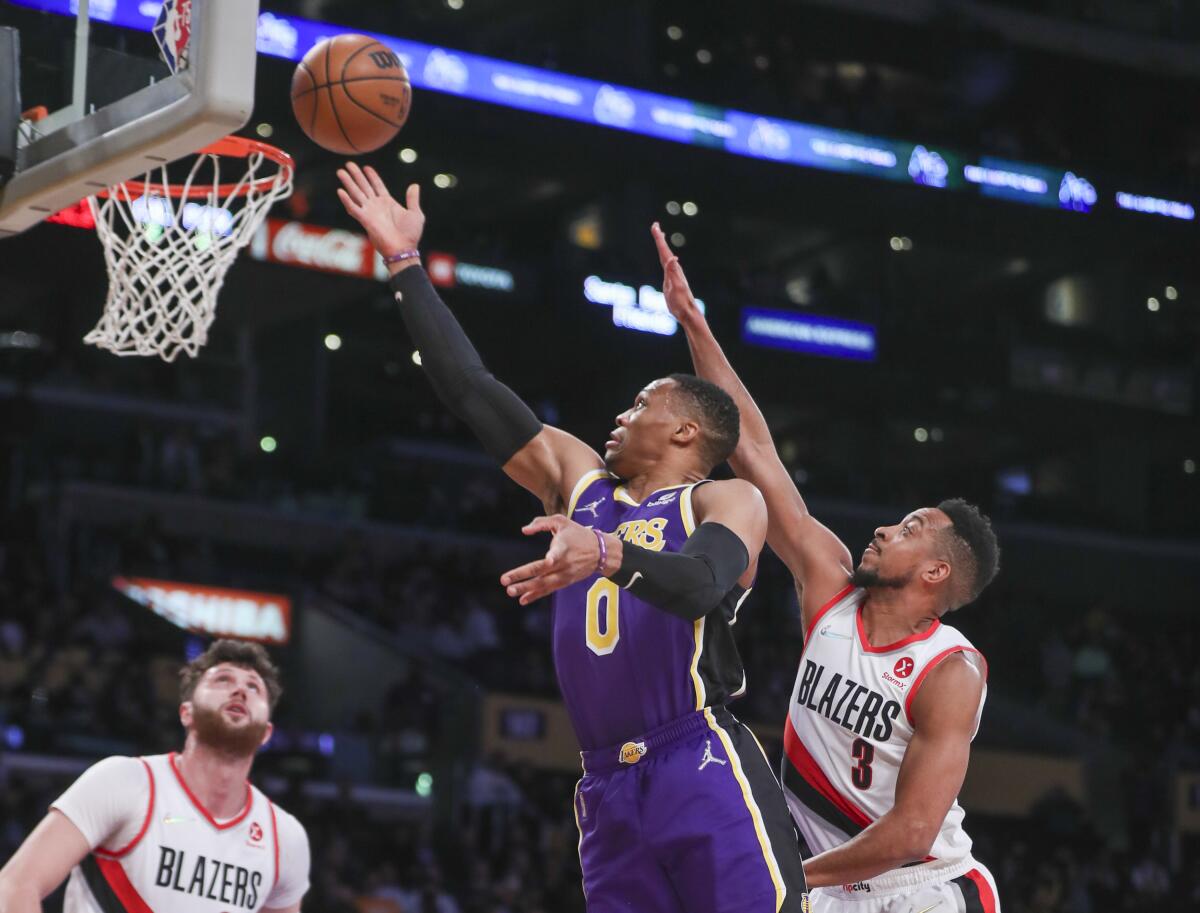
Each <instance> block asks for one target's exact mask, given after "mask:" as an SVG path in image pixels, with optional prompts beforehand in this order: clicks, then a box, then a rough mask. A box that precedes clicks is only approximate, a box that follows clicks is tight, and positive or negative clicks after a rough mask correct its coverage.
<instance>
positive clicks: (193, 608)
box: [112, 577, 292, 644]
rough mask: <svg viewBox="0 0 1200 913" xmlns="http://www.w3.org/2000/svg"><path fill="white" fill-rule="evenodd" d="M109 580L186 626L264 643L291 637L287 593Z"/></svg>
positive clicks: (132, 579)
mask: <svg viewBox="0 0 1200 913" xmlns="http://www.w3.org/2000/svg"><path fill="white" fill-rule="evenodd" d="M112 584H113V587H114V588H115V589H117V590H118V591H119V592H121V593H124V594H125V595H126V596H128V597H129V598H130V599H132V600H133V601H134V602H136V603H139V604H140V605H144V606H145V607H146V608H148V609H149V610H150V611H151V612H154V613H155V614H156V615H161V616H162V617H163V618H165V619H166V620H167V621H169V622H171V624H173V625H176V626H177V627H180V628H183V629H184V630H185V631H193V632H195V633H197V634H206V635H208V636H209V637H233V638H237V639H238V640H257V641H260V642H262V643H265V644H286V643H287V642H288V640H289V639H290V638H291V634H292V601H291V600H290V599H289V598H288V597H286V596H280V595H278V594H276V593H255V592H251V591H249V590H228V589H225V588H224V587H215V586H200V585H198V584H195V583H179V582H177V581H174V580H151V579H148V578H146V577H114V578H113V581H112Z"/></svg>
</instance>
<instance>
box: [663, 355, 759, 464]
mask: <svg viewBox="0 0 1200 913" xmlns="http://www.w3.org/2000/svg"><path fill="white" fill-rule="evenodd" d="M667 380H672V381H674V382H675V387H674V389H672V390H671V395H672V397H674V399H673V402H674V403H675V405H676V407H677V408H678V409H679V411H680V412H681V413H682V414H684V415H686V416H687V417H688V418H691V419H695V420H696V421H697V422H698V423H699V425H700V456H702V457H703V458H704V462H705V464H706V466H705V471H706V472H707V471H708V470H711V469H712V468H713V467H714V466H720V465H721V464H722V463H724V462H725V461H726V460H727V459H729V457H730V455H731V454H732V453H733V451H734V450H735V449H737V445H738V435H739V433H740V431H741V421H742V417H741V413H739V412H738V407H737V403H735V402H734V401H733V397H732V396H730V395H729V394H728V393H726V392H725V391H724V390H722V389H721V388H720V387H718V386H717V385H716V384H714V383H712V382H710V381H707V380H704V379H702V378H699V377H697V376H696V375H695V374H670V375H668V376H667Z"/></svg>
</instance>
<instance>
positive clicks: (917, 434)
mask: <svg viewBox="0 0 1200 913" xmlns="http://www.w3.org/2000/svg"><path fill="white" fill-rule="evenodd" d="M913 439H914V440H915V441H916V442H917V443H918V444H924V443H925V442H926V441H927V440H929V432H928V431H926V430H925V429H924V428H914V429H913Z"/></svg>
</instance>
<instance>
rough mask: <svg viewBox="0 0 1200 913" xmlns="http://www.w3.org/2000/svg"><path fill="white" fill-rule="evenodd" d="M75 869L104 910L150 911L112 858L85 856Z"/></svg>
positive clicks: (118, 912)
mask: <svg viewBox="0 0 1200 913" xmlns="http://www.w3.org/2000/svg"><path fill="white" fill-rule="evenodd" d="M79 868H80V870H81V871H82V872H83V878H84V880H85V881H86V882H87V886H88V889H89V890H90V891H91V892H92V896H93V897H94V898H96V903H97V904H99V906H100V909H101V910H103V911H104V913H154V911H153V910H151V909H150V905H149V904H147V903H146V901H144V900H142V896H141V895H140V894H138V892H137V889H136V888H135V887H134V886H133V884H132V883H131V882H130V881H129V876H128V875H126V874H125V869H124V868H123V867H122V866H121V863H119V862H117V861H116V860H115V859H102V858H100V857H98V856H91V855H89V856H86V857H84V859H83V861H82V862H80V863H79Z"/></svg>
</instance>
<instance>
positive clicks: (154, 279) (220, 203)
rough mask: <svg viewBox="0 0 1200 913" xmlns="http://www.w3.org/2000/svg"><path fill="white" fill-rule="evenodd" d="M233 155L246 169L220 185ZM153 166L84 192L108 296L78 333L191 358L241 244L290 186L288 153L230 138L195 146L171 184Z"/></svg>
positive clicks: (114, 346)
mask: <svg viewBox="0 0 1200 913" xmlns="http://www.w3.org/2000/svg"><path fill="white" fill-rule="evenodd" d="M238 158H244V159H245V162H246V166H245V173H244V174H243V175H242V176H241V178H240V179H238V180H237V181H235V182H233V183H226V184H222V183H221V168H222V164H223V160H224V164H225V167H226V169H227V171H228V169H230V168H234V167H236V166H237V164H238V162H237V159H238ZM157 171H158V174H157V177H154V176H153V172H147V173H146V174H145V175H144V177H143V179H142V180H141V181H126V182H124V183H121V184H117V185H114V186H112V187H109V188H108V190H107V191H105V192H103V193H101V194H99V195H97V196H94V197H89V199H88V203H89V205H90V206H91V210H92V215H93V217H94V218H95V220H96V234H97V235H98V236H99V238H100V242H101V244H103V245H104V263H105V267H106V269H107V271H108V296H107V298H106V299H105V302H104V314H103V315H102V316H101V318H100V322H99V323H98V324H96V328H95V329H93V330H92V331H91V332H90V333H88V334H87V335H86V336H85V337H84V338H83V341H84V342H86V343H90V344H92V345H95V346H99V347H100V348H102V349H107V350H108V351H109V352H112V353H113V354H114V355H121V356H124V355H157V356H159V357H160V358H162V359H163V360H164V361H174V360H175V357H176V356H177V355H178V354H179V353H180V352H186V353H187V354H188V355H189V356H190V357H192V358H195V357H196V355H197V353H198V352H199V351H200V348H201V346H203V345H204V344H205V343H206V342H207V341H208V330H209V327H210V326H211V325H212V322H213V317H214V316H215V314H216V309H217V295H218V294H219V293H220V291H221V285H222V284H223V283H224V281H225V274H226V272H227V271H228V270H229V267H230V265H231V264H232V263H233V261H234V259H235V258H236V257H237V254H238V251H240V250H241V249H242V248H243V247H245V246H246V245H247V244H249V243H250V240H251V238H253V236H254V233H255V231H256V230H257V229H258V227H259V225H261V224H262V221H263V218H264V217H265V216H266V214H267V211H268V210H269V209H270V208H271V207H272V206H273V205H274V204H275V203H276V202H278V201H279V200H282V199H285V198H286V197H288V196H290V195H291V192H292V174H293V166H292V160H291V157H290V156H288V155H287V154H286V153H284V152H281V151H280V150H278V149H275V148H274V147H272V146H268V145H266V144H265V143H257V142H253V141H251V140H245V139H241V138H239V137H229V138H227V139H224V140H221V141H220V142H217V143H214V144H213V145H212V146H209V147H208V148H207V149H204V150H201V151H200V152H199V153H197V155H196V160H195V162H193V163H192V166H191V169H190V171H189V172H188V175H187V177H186V178H185V179H184V180H183V182H182V183H179V184H172V183H171V181H170V180H169V178H168V176H167V168H166V166H165V165H163V166H161V167H160V168H159V169H157ZM152 178H153V179H152Z"/></svg>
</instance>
